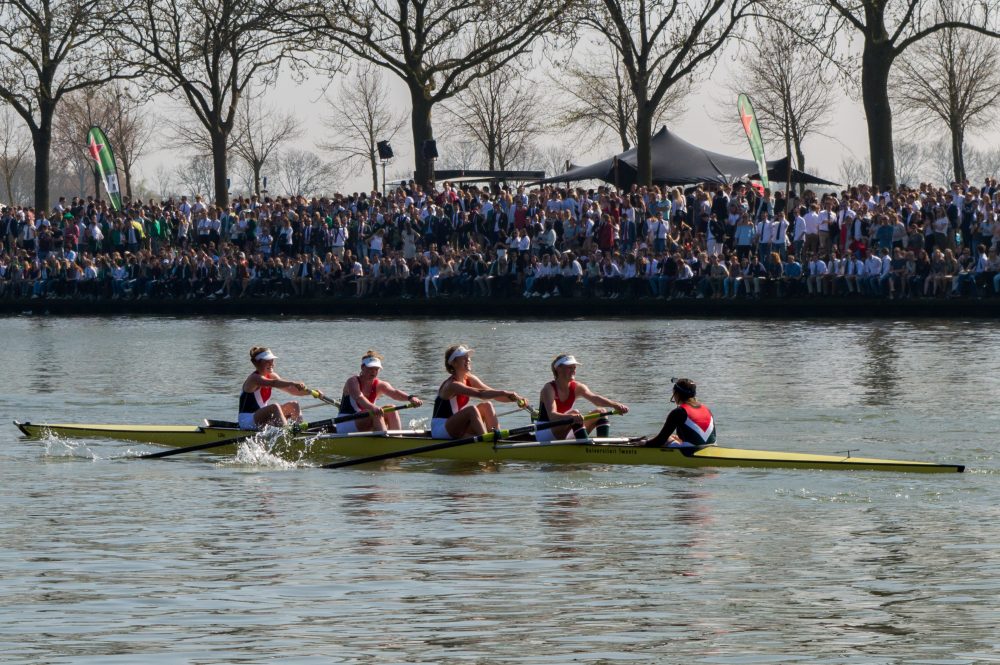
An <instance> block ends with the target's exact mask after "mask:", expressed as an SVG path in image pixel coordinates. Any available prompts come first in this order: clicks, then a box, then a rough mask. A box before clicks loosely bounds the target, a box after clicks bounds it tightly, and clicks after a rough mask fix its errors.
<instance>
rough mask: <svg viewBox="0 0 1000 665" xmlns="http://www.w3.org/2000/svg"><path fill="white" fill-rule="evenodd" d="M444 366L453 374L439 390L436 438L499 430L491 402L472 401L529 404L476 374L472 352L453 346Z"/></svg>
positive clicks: (434, 427) (434, 423)
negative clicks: (476, 400)
mask: <svg viewBox="0 0 1000 665" xmlns="http://www.w3.org/2000/svg"><path fill="white" fill-rule="evenodd" d="M444 367H445V369H446V370H447V371H448V374H449V375H450V376H449V377H448V378H447V379H445V380H444V383H442V384H441V387H440V388H438V393H437V397H436V398H435V399H434V413H433V416H432V418H431V436H433V437H434V438H435V439H460V438H464V437H466V436H475V435H479V434H485V433H486V432H488V431H491V430H495V429H497V428H498V427H499V425H500V423H499V421H498V420H497V414H496V411H495V410H494V409H493V405H492V404H491V403H490V402H489V401H483V402H481V403H479V404H470V403H469V400H470V399H472V398H475V399H480V400H495V401H497V402H516V403H517V404H519V405H524V404H526V402H525V400H524V398H523V397H521V396H520V395H518V394H517V393H516V392H514V391H513V390H496V389H495V388H490V387H489V386H488V385H486V384H485V383H483V382H482V381H481V380H480V379H479V377H477V376H476V375H475V374H473V373H472V372H471V371H470V370H471V368H472V349H469V348H466V347H465V346H462V345H456V346H450V347H448V350H447V351H445V353H444Z"/></svg>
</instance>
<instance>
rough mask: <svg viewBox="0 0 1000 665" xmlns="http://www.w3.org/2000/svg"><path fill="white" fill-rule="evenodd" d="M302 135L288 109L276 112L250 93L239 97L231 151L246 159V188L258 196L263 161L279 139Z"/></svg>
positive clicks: (270, 155)
mask: <svg viewBox="0 0 1000 665" xmlns="http://www.w3.org/2000/svg"><path fill="white" fill-rule="evenodd" d="M301 135H302V124H301V123H300V122H299V120H298V118H296V117H295V114H294V113H292V112H289V113H279V112H278V111H276V110H275V109H273V108H270V107H266V106H264V104H263V102H262V101H261V100H260V99H259V98H258V99H254V98H252V97H251V96H249V95H248V96H246V97H243V98H242V99H241V100H240V103H239V106H238V107H237V112H236V125H235V133H234V137H235V138H234V139H233V151H234V152H235V153H236V154H237V155H238V156H239V157H240V158H242V159H243V161H244V162H246V165H247V169H248V170H249V174H248V175H249V178H248V179H247V180H248V182H247V185H248V189H250V190H251V191H253V193H254V194H256V195H257V196H260V191H261V186H260V183H261V181H260V176H261V172H262V171H263V169H264V165H265V164H266V163H267V162H268V160H269V159H271V157H272V156H273V155H274V153H275V151H276V150H277V149H278V146H279V145H281V142H282V141H287V140H294V139H296V138H298V137H299V136H301Z"/></svg>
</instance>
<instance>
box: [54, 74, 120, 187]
mask: <svg viewBox="0 0 1000 665" xmlns="http://www.w3.org/2000/svg"><path fill="white" fill-rule="evenodd" d="M111 121H112V111H111V101H110V97H109V96H108V95H105V94H104V89H103V88H98V87H91V88H85V89H83V90H78V91H76V92H74V93H72V94H69V95H66V97H65V98H64V99H63V103H62V105H61V107H60V109H59V113H57V114H56V117H55V122H54V123H53V129H52V135H53V138H54V139H55V147H54V148H53V155H54V156H55V157H56V159H58V160H59V162H60V163H61V164H62V165H63V166H64V167H65V168H66V169H67V170H68V171H69V172H70V173H71V174H73V175H74V177H76V178H82V179H85V178H86V176H87V175H91V176H92V177H93V179H92V182H93V190H91V191H90V193H92V194H93V195H94V197H95V198H100V196H101V177H100V175H99V174H98V173H97V170H96V169H95V168H94V159H93V157H91V155H90V152H89V150H88V149H87V132H88V131H89V130H90V128H91V127H93V126H95V125H96V126H98V127H101V128H102V129H104V130H105V131H110V130H109V129H108V127H109V125H110V123H111ZM109 140H111V139H110V138H109ZM112 146H113V147H114V148H115V151H116V152H117V148H118V146H117V145H116V144H115V143H114V142H112ZM76 191H77V193H78V194H80V195H84V194H85V193H86V192H87V186H86V183H85V182H83V181H82V180H81V183H80V186H79V187H78V188H77V190H76Z"/></svg>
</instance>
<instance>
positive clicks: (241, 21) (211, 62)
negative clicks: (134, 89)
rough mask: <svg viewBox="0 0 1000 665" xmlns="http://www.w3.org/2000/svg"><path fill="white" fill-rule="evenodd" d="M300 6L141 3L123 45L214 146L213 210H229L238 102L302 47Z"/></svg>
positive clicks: (259, 0)
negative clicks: (296, 17) (292, 19)
mask: <svg viewBox="0 0 1000 665" xmlns="http://www.w3.org/2000/svg"><path fill="white" fill-rule="evenodd" d="M294 1H295V0H136V2H135V3H134V5H133V6H132V8H131V9H130V11H129V12H128V13H127V20H126V21H125V25H124V29H122V30H121V31H120V35H119V38H120V39H122V40H123V41H124V42H125V43H126V44H127V45H128V46H129V47H130V49H131V57H132V58H133V59H134V61H135V62H137V63H139V64H141V65H142V66H143V67H145V68H146V69H147V71H148V72H149V75H150V76H151V77H152V78H151V83H152V84H153V85H154V86H156V88H157V89H158V90H160V91H161V92H166V93H179V95H180V97H181V98H182V99H183V100H184V101H185V102H186V103H187V105H188V106H189V107H190V109H191V110H192V111H193V113H194V115H195V117H196V118H197V119H198V122H199V123H201V125H202V127H204V129H205V133H206V134H207V136H208V138H209V139H210V140H211V144H212V151H211V155H212V166H213V179H214V187H213V189H214V191H215V202H216V203H217V204H219V205H226V203H227V202H228V194H229V193H228V187H227V186H226V179H227V177H228V173H227V170H228V162H227V160H228V155H229V148H230V146H231V136H230V135H231V134H232V132H233V127H234V126H235V123H236V114H237V111H236V110H237V107H238V105H239V102H240V98H241V97H242V96H243V95H244V94H245V93H246V92H247V89H248V87H249V86H250V84H251V83H253V84H254V85H255V86H259V87H262V88H264V87H267V86H268V85H270V84H271V83H272V82H273V81H274V79H275V77H276V76H277V73H278V69H279V65H280V63H281V61H282V60H283V59H284V58H285V57H286V56H287V55H289V54H290V53H291V52H292V49H293V47H294V46H296V45H297V44H298V40H296V39H294V38H293V37H294V34H293V32H294V31H292V30H290V29H289V24H288V22H287V20H286V18H287V16H288V15H289V13H290V12H292V10H293V6H292V3H293V2H294Z"/></svg>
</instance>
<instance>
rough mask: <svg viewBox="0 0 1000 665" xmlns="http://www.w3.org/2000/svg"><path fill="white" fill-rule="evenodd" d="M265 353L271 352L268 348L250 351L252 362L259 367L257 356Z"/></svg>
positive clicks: (257, 348) (254, 348)
mask: <svg viewBox="0 0 1000 665" xmlns="http://www.w3.org/2000/svg"><path fill="white" fill-rule="evenodd" d="M265 351H270V349H268V348H267V347H266V346H255V347H253V348H251V349H250V362H251V363H253V364H254V366H256V365H257V356H258V355H259V354H261V353H264V352H265Z"/></svg>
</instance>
